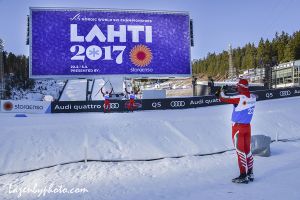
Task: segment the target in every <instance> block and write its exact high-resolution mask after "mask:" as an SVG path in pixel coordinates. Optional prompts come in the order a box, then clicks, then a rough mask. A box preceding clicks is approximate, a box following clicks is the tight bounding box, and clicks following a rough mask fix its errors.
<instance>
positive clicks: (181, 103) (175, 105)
mask: <svg viewBox="0 0 300 200" xmlns="http://www.w3.org/2000/svg"><path fill="white" fill-rule="evenodd" d="M170 106H171V107H173V108H179V107H184V106H185V102H184V101H171V103H170Z"/></svg>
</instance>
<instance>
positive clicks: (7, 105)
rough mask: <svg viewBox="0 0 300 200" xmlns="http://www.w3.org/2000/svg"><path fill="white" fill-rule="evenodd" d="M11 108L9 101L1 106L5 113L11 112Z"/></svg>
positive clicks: (12, 106)
mask: <svg viewBox="0 0 300 200" xmlns="http://www.w3.org/2000/svg"><path fill="white" fill-rule="evenodd" d="M13 108H14V105H13V104H12V103H11V102H9V101H7V102H5V103H4V104H3V109H4V110H6V111H11V110H12V109H13Z"/></svg>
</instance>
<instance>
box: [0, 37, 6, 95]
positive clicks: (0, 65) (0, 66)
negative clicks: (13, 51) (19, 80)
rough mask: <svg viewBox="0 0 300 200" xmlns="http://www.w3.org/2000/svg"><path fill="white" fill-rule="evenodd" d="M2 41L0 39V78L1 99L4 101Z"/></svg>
mask: <svg viewBox="0 0 300 200" xmlns="http://www.w3.org/2000/svg"><path fill="white" fill-rule="evenodd" d="M3 51H4V41H3V40H2V39H0V78H1V99H4V90H5V85H4V84H5V81H4V63H3Z"/></svg>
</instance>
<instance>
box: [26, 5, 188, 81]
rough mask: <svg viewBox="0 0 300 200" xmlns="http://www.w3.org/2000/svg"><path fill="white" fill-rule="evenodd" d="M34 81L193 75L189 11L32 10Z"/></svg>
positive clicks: (31, 37) (31, 42)
mask: <svg viewBox="0 0 300 200" xmlns="http://www.w3.org/2000/svg"><path fill="white" fill-rule="evenodd" d="M30 25H31V27H30V55H31V56H30V77H31V78H61V77H66V78H67V77H95V76H100V75H101V76H103V75H131V76H140V75H143V76H153V75H155V76H169V75H171V76H190V74H191V63H190V27H189V26H190V18H189V14H188V13H185V12H160V11H128V10H99V9H77V8H76V9H75V8H71V9H69V8H68V9H64V8H30Z"/></svg>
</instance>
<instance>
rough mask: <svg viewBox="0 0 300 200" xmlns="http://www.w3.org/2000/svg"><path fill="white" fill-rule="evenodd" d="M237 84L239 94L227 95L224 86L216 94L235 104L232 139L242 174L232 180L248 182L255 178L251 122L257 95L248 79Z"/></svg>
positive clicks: (224, 100)
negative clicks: (250, 87) (252, 92)
mask: <svg viewBox="0 0 300 200" xmlns="http://www.w3.org/2000/svg"><path fill="white" fill-rule="evenodd" d="M236 86H237V91H238V95H234V96H227V95H225V93H224V90H223V88H222V89H219V90H218V91H216V93H215V94H216V96H217V97H218V98H220V101H221V102H224V103H229V104H233V112H232V117H231V120H232V140H233V144H234V147H235V149H236V153H237V157H238V165H239V169H240V175H239V176H238V177H237V178H234V179H232V182H234V183H248V182H249V181H251V182H252V181H253V180H254V176H253V156H252V153H251V126H250V122H251V120H252V116H253V112H254V109H255V103H256V96H255V95H254V94H251V93H250V91H249V88H248V87H249V84H248V81H247V80H246V79H240V80H239V82H238V83H237V85H236Z"/></svg>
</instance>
